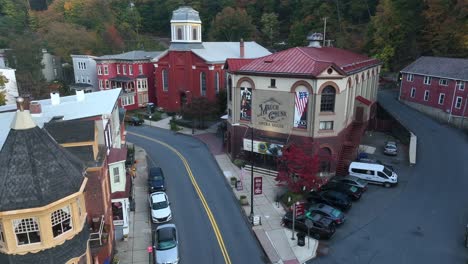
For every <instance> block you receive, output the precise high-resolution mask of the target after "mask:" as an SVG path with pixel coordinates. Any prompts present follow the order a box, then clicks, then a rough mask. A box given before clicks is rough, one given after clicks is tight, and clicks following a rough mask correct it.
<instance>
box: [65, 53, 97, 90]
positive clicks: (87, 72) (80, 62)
mask: <svg viewBox="0 0 468 264" xmlns="http://www.w3.org/2000/svg"><path fill="white" fill-rule="evenodd" d="M70 56H71V57H72V61H73V75H74V76H75V83H74V84H71V85H70V89H72V90H84V91H85V93H89V92H96V91H99V88H98V79H97V71H96V61H95V60H94V59H95V58H96V57H95V56H90V55H70Z"/></svg>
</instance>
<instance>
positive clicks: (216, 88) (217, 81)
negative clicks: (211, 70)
mask: <svg viewBox="0 0 468 264" xmlns="http://www.w3.org/2000/svg"><path fill="white" fill-rule="evenodd" d="M214 85H215V91H216V94H218V93H219V73H218V72H216V74H215V83H214Z"/></svg>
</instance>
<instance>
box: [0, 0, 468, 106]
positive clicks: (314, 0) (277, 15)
mask: <svg viewBox="0 0 468 264" xmlns="http://www.w3.org/2000/svg"><path fill="white" fill-rule="evenodd" d="M183 5H188V6H191V7H193V8H194V9H195V10H197V11H199V13H200V18H201V20H202V23H203V24H202V25H203V31H202V32H203V40H204V41H239V39H240V38H243V39H244V40H254V41H257V42H258V43H260V44H262V45H263V46H265V47H267V48H268V49H270V50H271V51H278V50H282V49H286V48H289V47H294V46H304V45H307V41H306V37H307V35H308V34H310V33H312V32H324V26H325V22H326V35H325V36H326V40H327V41H326V43H327V44H328V45H331V46H334V47H339V48H345V49H349V50H352V51H355V52H359V53H363V54H367V55H368V56H371V57H375V58H379V59H380V60H381V61H382V62H383V68H384V71H389V72H398V71H399V70H400V69H401V68H402V67H405V66H406V65H408V64H409V63H410V62H411V61H413V60H414V59H416V58H418V57H419V56H422V55H426V56H444V57H462V58H466V57H468V1H466V0H192V1H191V0H185V1H184V0H29V1H28V0H0V49H10V50H8V52H7V54H8V58H9V60H8V61H9V65H10V67H12V68H15V69H16V75H17V82H18V84H19V87H20V93H21V92H29V93H33V94H36V97H41V94H42V93H41V91H43V90H44V89H46V87H47V85H48V84H46V83H44V80H43V79H42V77H41V58H42V52H41V51H42V49H47V50H48V51H49V52H51V53H53V54H55V55H58V56H60V57H61V58H62V62H63V63H71V57H70V54H90V55H95V56H101V55H104V54H115V53H121V52H126V51H131V50H137V49H138V50H140V49H141V50H163V49H165V48H166V47H167V45H168V44H169V41H170V39H169V37H170V19H171V16H172V11H173V10H175V9H177V8H178V7H179V6H183ZM69 67H71V66H69ZM68 70H69V71H70V70H71V72H72V69H71V68H70V69H68ZM69 81H73V78H70V80H69Z"/></svg>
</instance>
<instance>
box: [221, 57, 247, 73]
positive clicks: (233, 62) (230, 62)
mask: <svg viewBox="0 0 468 264" xmlns="http://www.w3.org/2000/svg"><path fill="white" fill-rule="evenodd" d="M253 60H254V59H241V58H239V59H237V58H229V59H227V60H226V63H225V67H224V68H225V69H226V68H227V69H229V71H238V70H239V69H240V68H241V67H242V66H244V65H246V64H249V63H250V62H252V61H253Z"/></svg>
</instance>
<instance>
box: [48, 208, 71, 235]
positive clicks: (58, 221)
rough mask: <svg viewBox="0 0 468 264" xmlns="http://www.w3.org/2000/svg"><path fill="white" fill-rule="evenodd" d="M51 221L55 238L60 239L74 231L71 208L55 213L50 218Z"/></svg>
mask: <svg viewBox="0 0 468 264" xmlns="http://www.w3.org/2000/svg"><path fill="white" fill-rule="evenodd" d="M50 221H51V223H52V233H53V234H54V237H58V236H60V235H61V234H63V233H65V232H68V231H70V230H72V222H71V213H70V207H69V206H65V207H63V208H61V209H58V210H57V211H55V212H53V213H52V215H51V216H50Z"/></svg>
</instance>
